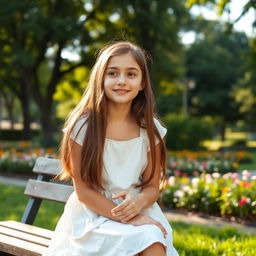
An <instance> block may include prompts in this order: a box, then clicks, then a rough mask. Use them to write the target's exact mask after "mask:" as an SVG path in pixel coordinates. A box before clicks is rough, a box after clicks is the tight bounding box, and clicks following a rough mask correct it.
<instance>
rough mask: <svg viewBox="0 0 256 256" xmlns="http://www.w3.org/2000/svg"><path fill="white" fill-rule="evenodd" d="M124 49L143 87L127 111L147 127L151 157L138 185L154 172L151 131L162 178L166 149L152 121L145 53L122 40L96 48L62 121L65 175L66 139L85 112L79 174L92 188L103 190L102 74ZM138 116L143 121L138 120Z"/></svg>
mask: <svg viewBox="0 0 256 256" xmlns="http://www.w3.org/2000/svg"><path fill="white" fill-rule="evenodd" d="M126 53H130V54H131V55H132V56H133V58H134V59H135V61H136V62H137V63H138V65H139V66H140V68H141V71H142V87H143V90H142V91H139V93H138V95H137V96H136V98H135V99H134V100H133V102H132V106H131V111H132V113H133V115H134V116H135V118H136V122H137V124H138V125H139V126H140V127H143V128H146V130H147V135H148V138H149V145H150V149H151V150H150V155H151V160H152V170H151V175H150V177H149V178H148V179H147V180H146V181H145V182H143V183H142V184H140V185H138V186H139V187H141V186H144V185H146V184H148V183H149V182H150V181H151V179H152V178H153V177H154V176H155V174H156V150H155V135H156V136H157V137H158V138H159V140H160V147H161V162H160V164H161V170H162V173H161V177H162V179H164V178H165V170H166V166H165V160H166V150H165V145H164V143H163V141H162V139H161V137H160V134H159V132H158V129H157V128H156V126H155V124H154V121H153V117H156V113H155V101H154V94H153V91H152V87H151V83H150V78H149V72H148V68H147V60H146V54H145V53H144V51H143V50H142V49H141V48H140V47H138V46H136V45H135V44H133V43H130V42H126V41H121V42H116V43H112V44H110V45H107V46H106V47H104V48H103V49H102V50H101V51H100V52H99V54H98V57H97V60H96V63H95V65H94V67H93V68H92V71H91V74H90V78H89V83H88V86H87V87H86V89H85V91H84V94H83V97H82V99H81V101H80V102H79V104H78V105H77V106H76V108H75V109H74V110H73V111H72V112H71V113H70V114H69V116H68V118H67V120H66V122H65V125H64V128H65V129H66V132H65V134H64V137H63V139H62V143H61V148H60V158H61V163H62V166H63V175H62V178H64V179H65V178H69V177H71V176H72V172H71V165H70V152H71V150H72V144H73V141H72V140H71V139H70V135H71V132H72V129H73V128H74V125H75V124H76V122H77V121H78V120H79V119H80V118H81V117H82V116H84V115H85V116H86V125H87V131H86V134H85V137H84V142H83V147H82V155H81V170H80V173H81V177H82V179H83V180H84V181H86V182H88V183H89V184H91V185H92V186H94V187H95V188H96V189H103V190H104V186H103V181H102V169H103V150H104V142H105V136H106V127H107V99H106V96H105V93H104V74H105V70H106V67H107V64H108V61H109V59H110V58H111V57H113V56H118V55H123V54H126ZM142 120H144V121H143V122H142Z"/></svg>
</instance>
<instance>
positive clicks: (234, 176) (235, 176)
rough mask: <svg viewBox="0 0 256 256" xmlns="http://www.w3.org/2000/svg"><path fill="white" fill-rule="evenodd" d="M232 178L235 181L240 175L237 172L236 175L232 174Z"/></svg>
mask: <svg viewBox="0 0 256 256" xmlns="http://www.w3.org/2000/svg"><path fill="white" fill-rule="evenodd" d="M231 177H232V179H233V180H235V179H237V178H238V177H239V175H238V173H237V172H234V173H232V175H231Z"/></svg>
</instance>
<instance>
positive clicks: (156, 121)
mask: <svg viewBox="0 0 256 256" xmlns="http://www.w3.org/2000/svg"><path fill="white" fill-rule="evenodd" d="M153 121H154V124H155V126H156V128H157V130H158V132H159V134H160V137H161V138H162V139H163V138H164V136H165V135H166V133H167V129H166V128H165V127H164V125H163V124H162V123H161V121H160V120H159V119H158V118H156V117H154V118H153ZM142 127H143V133H142V134H143V137H144V139H145V141H146V145H147V151H149V150H150V146H149V138H148V135H147V131H146V127H145V122H143V121H142ZM159 142H160V140H159V138H158V137H157V136H156V135H155V145H157V144H158V143H159Z"/></svg>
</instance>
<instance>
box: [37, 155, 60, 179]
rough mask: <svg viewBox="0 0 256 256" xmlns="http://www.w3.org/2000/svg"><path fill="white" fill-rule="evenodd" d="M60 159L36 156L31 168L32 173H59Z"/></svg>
mask: <svg viewBox="0 0 256 256" xmlns="http://www.w3.org/2000/svg"><path fill="white" fill-rule="evenodd" d="M60 170H61V168H60V161H59V160H58V159H54V158H47V157H38V158H37V160H36V163H35V165H34V168H33V172H34V173H38V174H40V173H41V174H47V175H51V176H55V175H57V174H59V173H60Z"/></svg>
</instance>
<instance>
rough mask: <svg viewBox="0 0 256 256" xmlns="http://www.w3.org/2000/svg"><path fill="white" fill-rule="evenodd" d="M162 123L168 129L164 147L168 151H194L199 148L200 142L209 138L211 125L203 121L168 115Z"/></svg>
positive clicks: (190, 117) (195, 118)
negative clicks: (165, 146)
mask: <svg viewBox="0 0 256 256" xmlns="http://www.w3.org/2000/svg"><path fill="white" fill-rule="evenodd" d="M163 121H164V123H165V124H166V125H167V128H168V133H167V138H166V145H167V148H168V149H170V150H182V149H193V150H196V149H198V148H199V147H200V142H202V141H203V140H206V139H210V137H211V133H212V128H211V124H209V123H208V122H206V121H204V120H203V119H200V118H197V117H192V116H189V117H184V116H182V115H177V114H169V115H167V116H165V117H164V118H163Z"/></svg>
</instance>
